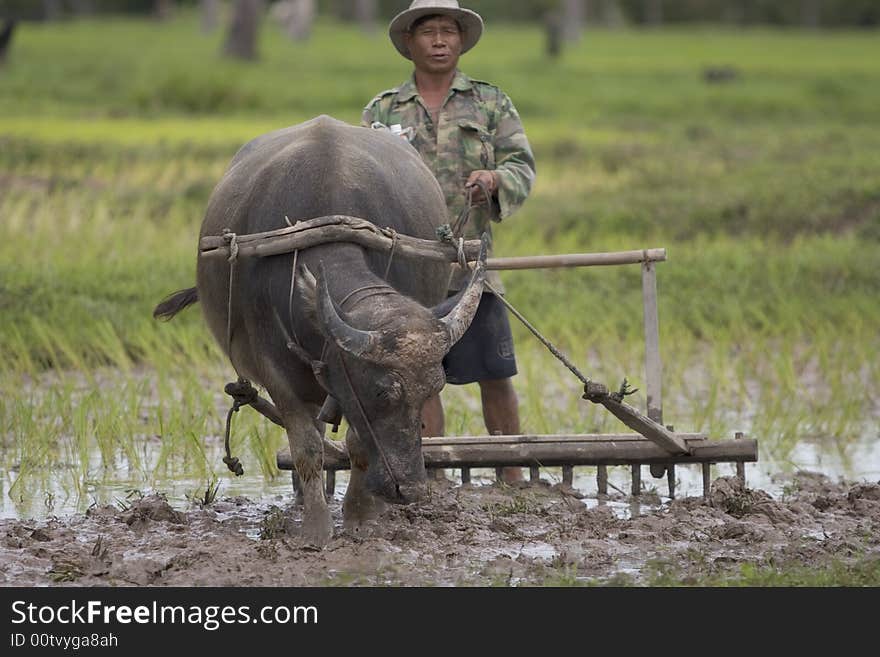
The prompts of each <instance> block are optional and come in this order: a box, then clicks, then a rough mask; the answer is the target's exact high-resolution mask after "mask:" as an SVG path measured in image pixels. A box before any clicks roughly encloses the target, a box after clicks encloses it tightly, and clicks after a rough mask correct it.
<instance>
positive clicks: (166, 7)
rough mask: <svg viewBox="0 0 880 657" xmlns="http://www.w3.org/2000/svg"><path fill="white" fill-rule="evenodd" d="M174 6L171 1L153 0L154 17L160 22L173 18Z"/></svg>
mask: <svg viewBox="0 0 880 657" xmlns="http://www.w3.org/2000/svg"><path fill="white" fill-rule="evenodd" d="M172 13H173V6H172V2H171V0H153V15H154V16H155V17H156V18H157V19H158V20H160V21H166V20H168V19H169V18H171V14H172Z"/></svg>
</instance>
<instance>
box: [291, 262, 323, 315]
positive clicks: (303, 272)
mask: <svg viewBox="0 0 880 657" xmlns="http://www.w3.org/2000/svg"><path fill="white" fill-rule="evenodd" d="M296 287H297V289H298V290H299V293H300V295H301V296H302V299H303V308H302V310H303V311H304V312H305V315H306V317H307V318H308V320H309V322H310V323H311V324H312V325H313V326H314V327H315V328H319V324H318V281H317V279H316V278H315V275H314V274H313V273H312V271H311V270H310V269H309V268H308V267H307V266H306V265H304V264H302V265H300V266H299V271H298V272H297V276H296Z"/></svg>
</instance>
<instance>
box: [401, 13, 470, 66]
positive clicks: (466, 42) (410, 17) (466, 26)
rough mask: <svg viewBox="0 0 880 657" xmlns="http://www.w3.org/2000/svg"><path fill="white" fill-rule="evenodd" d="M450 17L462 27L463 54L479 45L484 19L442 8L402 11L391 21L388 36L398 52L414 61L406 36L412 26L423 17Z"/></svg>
mask: <svg viewBox="0 0 880 657" xmlns="http://www.w3.org/2000/svg"><path fill="white" fill-rule="evenodd" d="M434 14H437V15H441V16H449V17H451V18H454V19H455V20H456V21H458V24H459V25H460V26H461V32H462V33H461V54H464V53H466V52H467V51H468V50H470V49H471V48H473V47H474V46H475V45H477V41H479V40H480V37H481V36H482V35H483V19H482V18H481V17H480V15H479V14H478V13H476V12H473V11H471V10H470V9H446V8H441V7H419V8H418V9H407V10H406V11H402V12H400V13H399V14H397V16H395V17H394V19H393V20H392V21H391V24H390V25H389V26H388V36H389V37H391V43H393V44H394V47H395V48H397V52H399V53H400V54H401V55H403V56H404V57H406V58H407V59H412V55H410V52H409V48H407V47H406V38H405V35H406V33H407V32H409V28H410V26H411V25H412V24H413V23H415V22H416V21H417V20H418V19H420V18H422V17H423V16H431V15H434Z"/></svg>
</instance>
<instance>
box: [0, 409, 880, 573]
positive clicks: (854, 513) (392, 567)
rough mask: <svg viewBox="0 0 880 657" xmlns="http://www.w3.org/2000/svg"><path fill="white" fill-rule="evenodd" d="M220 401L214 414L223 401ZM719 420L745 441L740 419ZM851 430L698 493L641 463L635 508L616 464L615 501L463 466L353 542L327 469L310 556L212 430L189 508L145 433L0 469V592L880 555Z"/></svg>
mask: <svg viewBox="0 0 880 657" xmlns="http://www.w3.org/2000/svg"><path fill="white" fill-rule="evenodd" d="M152 403H153V404H155V400H153V402H152ZM217 403H218V406H217V409H216V413H217V415H218V416H222V415H223V413H224V412H225V410H226V406H224V404H225V403H226V401H225V400H223V399H219V400H218V402H217ZM153 408H154V406H151V405H150V404H147V405H146V408H145V409H144V411H143V412H146V413H153V412H154V411H153V410H152V409H153ZM732 426H736V427H737V428H740V429H741V430H743V431H744V432H745V433H746V434H747V435H748V434H749V428H750V426H751V422H750V418H748V417H738V418H734V419H733V421H732ZM855 435H856V436H858V438H857V439H856V440H851V439H847V440H846V441H844V440H838V439H835V438H833V437H831V438H826V439H804V440H801V441H800V442H798V443H797V444H796V445H795V446H794V447H793V448H790V449H782V448H781V446H780V442H781V439H780V438H778V437H774V436H769V437H768V436H757V438H758V444H759V459H760V460H759V462H758V463H754V464H747V465H746V476H747V480H748V488H746V489H742V488H741V487H738V484H737V483H736V481H735V480H734V479H733V477H732V475H733V474H734V472H735V467H734V465H733V464H718V465H716V466H713V471H712V478H713V484H712V495H711V496H710V499H709V500H704V499H703V498H702V497H701V496H702V490H703V480H702V470H701V468H700V466H696V465H692V466H677V468H676V480H677V487H676V491H677V499H676V500H670V499H669V497H668V494H667V487H666V480H665V478H664V479H662V480H655V479H653V478H652V477H651V476H650V473H649V471H648V468H647V467H645V468H643V469H642V486H643V488H642V495H641V496H640V497H639V498H638V499H637V500H635V499H634V498H632V497H630V496H629V494H628V493H629V492H630V490H631V481H630V469H629V467H614V468H609V483H610V484H611V487H610V493H611V494H610V495H609V496H607V497H603V498H601V499H600V497H599V496H598V495H597V489H596V476H595V474H596V473H595V468H588V467H583V468H576V469H575V479H574V486H573V488H568V487H565V486H562V485H561V483H560V482H561V471H560V469H558V468H555V469H554V468H549V469H544V470H542V471H541V476H542V482H541V483H539V484H535V485H528V484H524V485H523V486H517V487H513V488H511V487H507V486H500V485H497V484H496V483H495V481H494V471H493V470H491V469H485V470H483V469H475V470H472V473H471V474H472V482H473V483H472V484H471V485H467V486H462V485H461V483H460V479H459V472H458V471H454V470H448V471H446V474H447V477H448V479H447V481H446V482H436V483H434V484H432V490H431V495H430V496H429V498H428V499H427V500H426V501H425V502H424V503H421V504H419V505H416V506H411V507H394V508H390V509H389V510H388V512H387V513H386V514H385V516H383V518H382V519H381V522H380V523H378V524H377V525H376V526H375V527H374V528H372V529H371V530H370V531H369V532H367V534H365V535H364V534H360V535H357V536H353V535H351V534H349V533H347V532H346V531H344V530H343V528H342V513H341V502H342V497H343V495H344V492H345V488H346V484H347V473H345V472H340V473H338V474H337V486H336V492H335V495H334V499H333V500H332V501H331V511H332V513H333V518H334V522H335V524H336V532H335V535H334V538H333V539H332V541H331V543H330V545H329V546H328V547H327V548H326V549H325V550H323V551H319V552H315V551H312V550H304V549H303V548H304V547H307V546H304V545H302V544H301V543H300V538H299V527H300V522H301V509H299V508H297V507H295V506H294V505H293V504H292V503H291V484H290V476H289V473H281V474H280V475H279V476H277V477H275V478H270V477H266V476H264V475H263V474H262V473H261V472H260V469H259V467H258V465H257V464H256V463H255V462H254V459H253V458H249V455H248V454H247V453H242V454H239V456H240V457H242V460H243V463H244V466H245V476H243V477H240V478H235V477H233V476H232V475H231V474H229V473H227V472H226V471H225V468H224V466H223V465H222V456H223V450H222V445H221V444H220V439H219V438H218V437H216V436H215V437H213V438H211V439H209V440H206V441H204V442H205V445H204V449H205V458H206V460H207V462H208V463H211V464H214V465H213V466H212V467H213V468H214V472H215V473H217V474H218V475H219V481H220V488H219V492H218V495H217V499H216V500H215V501H214V502H213V503H211V504H209V505H203V504H199V498H203V497H204V491H205V488H206V484H207V482H206V481H205V476H204V475H202V477H201V478H191V477H189V478H188V477H185V476H173V477H160V476H157V475H154V474H152V473H155V472H158V470H156V468H155V466H156V463H157V461H158V459H159V458H160V449H161V441H158V440H151V439H145V440H141V441H138V442H137V444H138V450H139V452H140V453H141V456H140V463H138V464H137V465H136V466H135V465H132V464H130V463H129V462H128V461H127V460H126V458H125V456H124V454H115V455H114V456H113V458H112V459H110V461H111V465H110V466H109V467H108V466H107V455H106V454H103V455H102V454H101V452H100V450H98V448H97V446H96V447H94V448H93V449H92V450H91V451H90V452H89V453H88V459H89V466H88V467H87V468H78V467H76V466H73V465H69V464H68V465H65V464H63V463H61V464H59V465H56V466H55V467H53V468H47V469H44V470H39V471H37V472H33V471H32V472H30V473H29V474H28V475H27V476H25V477H22V480H21V481H19V476H20V471H19V468H18V466H17V464H16V463H14V462H10V459H8V458H7V459H3V460H0V585H4V584H5V585H13V584H16V585H43V584H56V583H59V584H66V583H69V584H73V585H93V584H113V585H117V584H118V585H126V584H140V585H144V584H151V585H184V586H186V585H243V584H245V585H272V584H284V585H318V586H321V585H349V584H355V585H358V584H378V585H419V584H433V585H463V584H478V585H498V584H500V585H518V584H548V583H549V584H553V583H559V582H563V583H572V582H578V581H587V580H590V581H592V580H595V579H597V578H598V579H600V580H603V579H604V580H609V579H611V580H613V578H620V577H623V578H628V579H629V581H634V582H636V583H642V582H647V581H649V580H650V578H651V576H652V573H656V572H658V569H659V570H661V571H663V572H666V571H671V572H674V573H676V574H677V575H679V576H683V577H689V576H693V577H701V576H705V575H707V574H718V573H724V572H728V571H729V572H731V573H735V572H737V571H738V569H739V568H740V567H741V566H742V565H743V564H746V563H751V564H756V565H762V564H767V563H773V564H785V563H793V564H796V565H797V564H802V565H807V566H810V567H821V566H822V565H824V564H828V563H831V562H832V561H833V560H838V561H839V560H840V559H843V560H857V559H864V558H878V559H880V423H878V421H877V416H876V414H874V415H872V416H871V417H870V418H868V419H866V420H865V421H864V422H863V423H862V428H861V430H860V431H857V432H856V433H855ZM279 436H280V433H279ZM777 454H783V456H781V457H777V456H776V455H777ZM83 471H85V472H88V476H87V477H82V476H81V475H80V474H79V473H81V472H83ZM618 489H619V491H618ZM216 555H226V556H224V557H223V558H219V559H218V558H217V556H216Z"/></svg>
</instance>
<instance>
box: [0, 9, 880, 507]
mask: <svg viewBox="0 0 880 657" xmlns="http://www.w3.org/2000/svg"><path fill="white" fill-rule="evenodd" d="M221 38H222V36H221V35H219V34H215V35H210V36H206V35H203V34H201V33H200V32H199V30H198V27H197V20H196V17H195V16H194V15H192V14H187V13H182V14H180V15H179V17H178V19H176V20H175V21H173V22H171V23H169V24H162V25H159V24H156V23H153V22H151V21H137V20H121V19H115V20H81V21H74V22H67V23H64V24H54V25H53V24H44V25H37V24H24V25H22V26H21V29H20V30H19V32H17V33H16V40H15V42H14V46H13V49H12V51H11V53H10V56H9V59H8V61H7V63H6V65H5V67H4V68H2V69H0V234H2V237H3V239H2V240H0V354H2V359H0V446H2V449H3V451H4V453H5V454H6V461H7V463H9V466H8V467H10V468H11V467H13V466H14V467H15V470H14V472H13V471H10V470H7V471H5V475H4V477H5V482H4V494H6V495H7V496H8V497H9V498H11V499H13V500H17V501H16V504H22V505H25V506H26V505H28V504H30V505H31V508H32V506H33V500H34V499H36V500H38V501H40V500H43V499H46V500H49V499H50V498H49V497H48V495H50V494H51V495H55V493H54V492H51V493H50V491H54V490H56V488H57V486H56V484H58V482H59V481H61V482H63V485H61V488H62V489H64V490H65V491H66V492H67V494H69V495H72V496H73V497H75V498H76V499H78V500H80V502H79V504H80V505H81V506H84V505H87V504H88V503H90V501H91V499H92V498H93V497H94V496H95V495H96V491H97V490H99V489H100V487H101V486H102V485H106V484H107V483H108V482H113V483H114V484H115V485H119V486H123V485H125V486H129V487H141V486H146V485H156V486H163V485H169V484H170V483H171V482H174V481H179V480H181V479H187V480H192V482H194V483H193V484H192V489H193V490H195V489H198V490H200V491H201V490H204V489H205V487H206V486H207V485H208V484H209V483H210V482H211V481H213V480H215V479H217V478H219V479H220V480H223V478H224V477H226V476H227V474H226V473H225V470H223V466H222V464H220V461H219V458H218V457H217V455H218V454H219V453H220V446H219V442H220V440H221V438H222V429H223V427H222V422H223V419H224V417H223V414H224V412H225V410H226V407H225V404H226V403H227V400H225V399H223V397H222V394H218V393H220V392H221V389H222V384H223V383H224V382H225V381H226V380H227V379H228V378H229V377H230V376H232V373H231V368H230V367H228V365H226V364H225V363H224V361H223V358H222V357H221V355H220V352H219V350H218V348H217V346H216V345H215V344H214V342H213V340H212V338H211V337H210V336H209V335H208V333H207V331H206V330H205V328H204V326H203V323H202V321H201V317H200V314H199V311H198V310H197V309H196V310H190V311H188V312H186V313H184V314H183V315H182V316H180V317H179V318H177V319H176V320H175V321H174V322H172V323H170V324H159V323H157V322H155V321H153V320H152V319H151V317H150V312H151V310H152V308H153V306H154V305H155V304H156V302H158V301H159V300H160V299H161V298H162V297H164V296H165V295H166V294H167V293H169V292H171V291H173V290H176V289H179V288H182V287H188V286H189V285H191V284H192V283H193V280H194V271H195V252H196V237H197V234H198V227H199V223H200V221H201V217H202V214H203V212H204V208H205V206H206V203H207V200H208V197H209V195H210V193H211V190H212V189H213V187H214V185H215V184H216V182H217V181H218V180H219V178H220V176H221V175H222V173H223V171H224V169H225V167H226V165H227V163H228V161H229V159H230V158H231V156H232V154H233V153H234V152H235V150H236V149H237V148H238V147H239V146H240V145H241V144H242V143H243V142H245V141H247V140H248V139H250V138H251V137H253V136H255V135H257V134H260V133H262V132H265V131H268V130H271V129H275V128H278V127H281V126H285V125H290V124H293V123H296V122H298V121H301V120H305V119H308V118H311V117H312V116H314V115H316V114H321V113H326V114H331V115H334V116H336V117H337V118H340V119H343V120H347V121H350V122H357V121H358V118H359V115H360V110H361V108H362V107H363V105H364V104H366V103H367V101H369V99H370V98H372V96H373V95H374V94H375V93H376V92H378V91H380V90H382V89H385V88H388V87H390V86H393V85H395V84H397V83H399V82H400V81H402V80H403V79H404V78H405V77H406V76H407V75H408V69H407V62H405V61H404V60H402V59H401V58H400V57H398V56H397V55H396V54H395V53H394V51H393V49H392V48H391V47H390V45H389V44H388V43H387V41H386V38H385V37H384V36H383V35H382V34H375V35H366V34H362V33H360V32H358V31H357V30H354V29H350V28H347V27H341V26H338V25H335V24H332V23H326V22H325V23H320V24H319V25H318V26H317V29H316V31H315V33H314V36H313V38H312V39H311V40H310V41H308V42H307V43H297V44H295V43H291V42H289V41H287V40H286V39H284V38H283V36H282V34H281V33H280V31H278V30H277V29H276V28H274V26H272V25H271V24H268V23H267V24H266V26H265V27H264V30H263V33H262V41H261V54H262V57H261V60H260V61H259V62H258V63H255V64H245V63H237V62H231V61H228V60H225V59H223V58H221V57H220V56H219V45H220V40H221ZM541 39H542V37H541V34H540V33H539V31H538V30H536V29H529V28H520V27H516V28H514V27H505V26H492V27H491V29H490V30H489V31H487V34H486V37H485V40H484V41H483V42H481V44H480V47H479V49H478V50H475V51H474V53H473V54H470V55H468V56H466V57H465V58H464V60H463V67H464V68H465V70H467V71H468V72H469V73H470V74H472V75H473V76H474V77H478V78H484V79H489V80H491V81H493V82H496V83H498V84H499V85H500V86H502V87H503V88H504V89H505V90H506V91H507V92H508V93H509V94H510V95H511V96H512V98H513V99H514V101H515V102H516V104H517V107H518V108H519V110H520V113H521V115H522V117H523V121H524V123H525V126H526V129H527V131H528V134H529V137H530V139H531V141H532V143H533V146H534V148H535V152H536V157H537V162H538V180H537V184H536V186H535V189H534V192H533V195H532V198H531V199H530V201H529V202H528V203H527V205H526V206H525V207H524V208H523V210H522V211H521V212H520V213H519V214H518V215H517V216H515V217H514V218H512V219H511V220H509V221H508V222H506V223H505V224H502V225H501V226H499V227H498V229H497V231H496V235H497V240H496V244H497V247H498V254H499V255H516V254H538V253H563V252H576V251H605V250H618V249H621V250H622V249H626V250H628V249H638V248H647V247H665V248H666V249H667V251H668V256H669V259H668V262H666V263H663V264H661V265H659V267H658V271H659V291H660V323H661V349H662V354H663V362H664V401H665V414H666V421H667V422H671V423H674V424H675V425H676V428H677V429H679V430H684V431H707V432H709V433H710V434H711V435H713V436H716V437H730V435H731V433H732V432H733V431H734V430H741V429H746V430H747V431H748V432H749V433H750V434H752V435H754V436H755V437H758V438H759V440H760V441H761V443H760V444H761V458H762V459H763V458H766V457H772V458H774V459H775V460H778V461H779V462H780V463H785V462H786V459H787V458H788V457H789V455H790V454H791V452H792V450H793V449H794V448H795V447H796V446H797V444H798V442H799V441H801V440H803V439H804V438H805V437H810V438H811V439H812V440H816V441H817V442H818V443H819V444H820V445H822V446H823V449H826V450H828V451H829V452H834V453H839V454H843V455H844V456H846V454H848V453H849V452H850V450H852V449H853V446H854V445H856V444H857V443H858V442H859V441H860V440H862V439H863V437H864V435H865V434H866V433H867V432H869V431H871V430H872V427H874V428H876V426H877V423H878V417H877V410H876V398H877V394H878V390H880V365H878V359H877V358H876V355H875V354H876V353H877V350H878V347H880V337H878V333H877V330H876V327H877V326H878V325H880V304H878V303H877V299H878V295H880V275H878V273H877V272H878V271H880V250H878V248H877V247H878V242H880V177H878V176H877V173H876V154H877V152H880V130H878V128H880V114H878V113H877V111H876V108H877V107H880V64H878V62H880V43H878V41H877V39H876V35H875V34H871V33H864V32H858V33H856V32H830V33H823V34H814V33H806V32H799V31H797V30H786V31H772V30H750V31H747V32H735V31H730V30H724V29H715V28H695V29H694V30H690V31H680V30H659V31H652V32H640V31H626V30H623V31H607V32H606V31H601V30H596V31H591V32H589V33H588V35H587V38H586V39H585V40H584V41H583V42H582V43H581V44H580V45H579V46H577V47H576V48H571V49H569V50H567V51H566V52H565V53H564V55H563V57H562V58H561V59H560V60H558V61H550V60H548V59H546V58H545V56H544V55H543V44H542V40H541ZM718 65H725V66H735V67H736V68H737V70H738V71H739V77H738V78H737V79H736V80H734V81H732V82H730V83H727V84H707V83H705V82H704V81H703V78H702V71H703V68H704V67H706V66H718ZM505 281H506V284H507V287H508V290H509V298H510V300H511V302H512V303H514V305H516V306H517V307H518V308H519V309H520V310H521V311H522V312H523V313H524V314H525V315H526V316H527V317H529V318H530V319H532V320H533V322H534V323H535V324H536V325H537V326H538V328H539V329H541V330H542V331H543V332H545V333H546V334H547V335H548V336H549V337H550V338H551V339H552V340H553V341H554V342H556V343H557V344H558V345H559V346H560V347H561V348H562V349H563V350H564V351H565V352H566V353H568V354H569V355H570V356H571V357H572V358H573V359H574V361H575V362H576V363H577V364H578V366H579V367H580V368H581V369H582V370H583V371H584V372H585V373H586V374H587V375H588V376H591V377H593V378H594V379H597V380H602V381H605V382H607V383H609V384H611V385H617V384H618V383H619V381H620V380H621V379H622V378H623V377H624V376H627V377H628V378H629V379H630V381H632V382H633V384H634V385H635V386H637V387H641V388H644V382H643V380H642V379H643V375H642V371H643V362H644V352H643V346H642V330H643V329H642V311H641V296H640V276H639V269H638V267H623V268H606V269H589V270H577V271H575V270H568V271H546V272H516V273H509V274H508V275H506V277H505ZM514 330H515V332H516V340H517V349H518V357H519V362H520V370H521V375H520V377H518V379H517V387H518V390H519V392H520V397H521V402H522V413H523V426H524V428H525V429H526V430H528V431H535V432H546V433H553V432H560V431H610V430H616V429H619V428H620V425H619V424H618V423H617V421H616V420H614V419H613V418H611V419H609V416H608V415H607V414H606V413H601V412H599V410H597V409H596V408H595V407H593V406H592V405H588V404H586V403H584V402H583V401H581V400H580V394H579V390H578V389H579V386H578V384H577V381H576V380H575V379H574V378H573V377H571V376H570V375H569V374H568V373H567V371H566V370H565V369H564V368H562V366H561V365H557V364H556V363H555V361H553V360H552V359H551V358H550V357H549V356H548V355H546V354H545V352H543V351H542V350H541V349H540V348H539V347H538V346H537V344H536V343H535V342H533V341H532V339H531V338H530V337H529V335H528V334H527V333H526V332H525V330H524V329H523V328H522V327H519V326H515V327H514ZM444 396H445V399H446V406H447V411H448V417H447V426H448V428H449V432H450V433H454V434H455V433H483V431H484V430H483V428H482V420H481V417H480V411H479V402H478V398H477V396H476V392H475V391H474V390H472V389H471V388H465V389H460V388H448V389H447V391H446V392H445V393H444ZM634 403H637V404H644V397H643V393H639V395H638V396H637V397H636V398H634ZM236 423H237V424H236V432H235V434H234V437H235V438H234V439H235V441H237V442H235V443H234V447H235V450H234V451H237V453H238V454H239V455H240V456H242V457H243V461H244V462H245V467H246V469H248V470H249V472H251V473H254V472H259V473H260V474H261V475H262V476H264V477H265V479H266V480H267V481H271V480H272V478H273V477H274V476H276V475H277V471H276V470H275V469H274V463H273V462H274V458H273V454H274V450H275V449H277V448H278V447H280V446H281V445H283V444H284V442H285V439H284V437H283V434H282V433H281V432H280V430H277V429H276V428H274V427H270V426H269V425H268V423H265V422H264V421H262V420H260V419H258V418H256V417H254V416H253V414H252V413H250V412H245V413H241V414H239V417H237V418H236ZM744 423H745V424H747V426H743V424H744ZM218 464H219V468H218ZM218 470H219V471H218ZM16 473H17V474H16ZM226 481H228V480H226ZM53 486H55V488H53ZM29 500H30V502H29ZM22 508H24V507H22Z"/></svg>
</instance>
